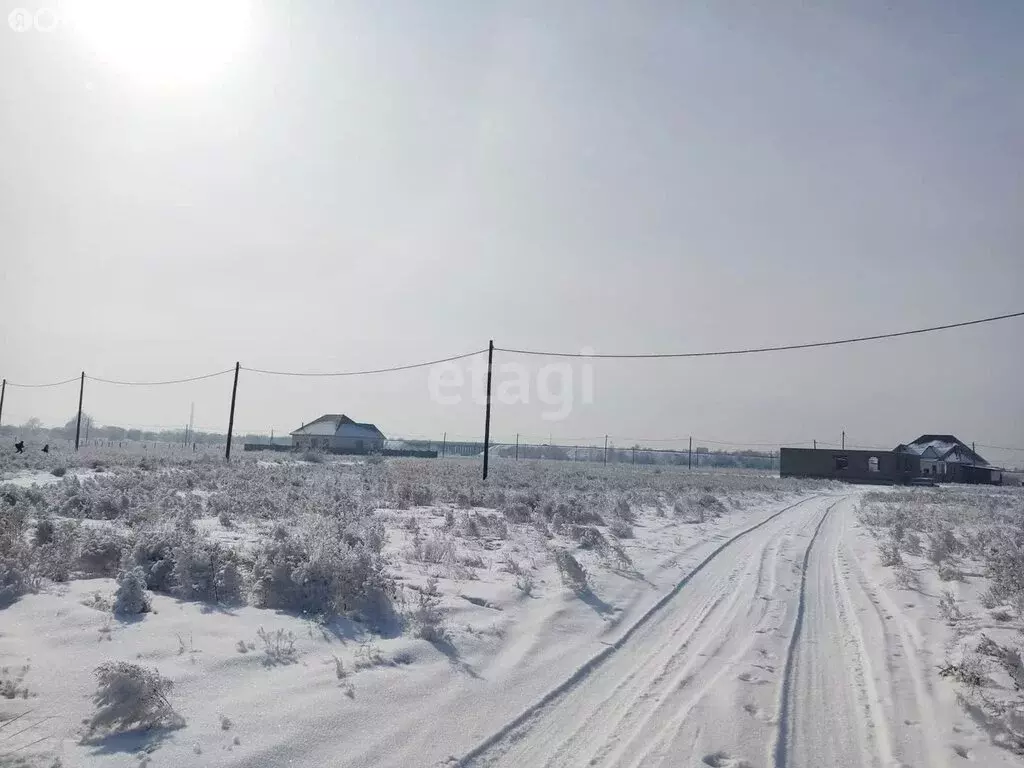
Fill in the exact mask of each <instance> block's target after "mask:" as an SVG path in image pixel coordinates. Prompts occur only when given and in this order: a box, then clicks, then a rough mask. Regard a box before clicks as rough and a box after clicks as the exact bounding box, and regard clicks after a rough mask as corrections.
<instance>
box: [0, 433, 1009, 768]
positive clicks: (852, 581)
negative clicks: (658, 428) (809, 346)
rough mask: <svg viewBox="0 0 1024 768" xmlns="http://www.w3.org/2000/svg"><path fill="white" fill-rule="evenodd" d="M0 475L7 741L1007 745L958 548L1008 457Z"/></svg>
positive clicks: (92, 467) (505, 756)
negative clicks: (952, 467) (945, 471)
mask: <svg viewBox="0 0 1024 768" xmlns="http://www.w3.org/2000/svg"><path fill="white" fill-rule="evenodd" d="M0 473H2V475H0V477H2V481H3V482H4V484H3V485H2V486H0V606H2V607H0V670H2V671H0V766H4V767H5V768H6V767H7V766H22V765H24V766H43V767H44V768H45V767H47V766H52V765H61V766H107V765H123V766H142V765H147V766H152V768H157V766H161V765H167V766H172V765H173V766H183V765H185V766H206V765H209V766H254V767H255V766H260V767H263V766H268V767H269V768H276V767H277V766H306V765H309V766H327V765H329V766H395V767H396V768H397V767H398V766H445V765H449V766H454V765H465V766H470V765H474V766H486V765H501V766H505V765H508V766H513V765H514V766H576V765H579V766H620V765H621V766H640V765H663V766H691V765H692V766H698V767H702V766H718V767H719V768H722V767H732V768H740V767H741V766H748V768H749V767H752V766H769V765H774V766H793V767H800V766H806V767H807V768H810V767H811V766H826V765H827V766H849V767H850V768H853V766H864V765H878V766H884V767H885V768H889V767H890V766H913V767H914V768H923V767H924V766H944V765H959V764H961V763H963V761H964V760H973V761H977V762H978V763H979V764H982V765H1017V764H1020V758H1018V757H1017V756H1016V755H1015V751H1017V750H1019V748H1020V741H1019V739H1018V738H1017V735H1016V734H1018V733H1020V731H1021V729H1020V727H1019V722H1020V721H1019V711H1018V709H1017V707H1018V705H1019V700H1018V699H1019V694H1017V692H1016V690H1015V688H1014V682H1015V681H1016V680H1017V678H1015V677H1014V675H1015V674H1017V672H1015V671H1014V670H1015V669H1019V658H1020V657H1019V655H1016V656H1015V655H1014V654H1016V653H1017V648H1018V644H1017V638H1019V637H1020V628H1021V626H1022V625H1021V623H1020V621H1019V616H1020V606H1021V603H1022V602H1024V592H1022V589H1024V583H1022V584H1021V585H1018V583H1017V582H1015V581H1013V577H1012V574H1013V573H1016V572H1018V571H1015V570H1014V566H1013V565H1012V563H1011V564H1010V565H1007V566H1006V567H1003V565H1000V564H1005V563H1006V562H1007V558H1009V559H1010V560H1012V557H1013V554H1012V553H1013V552H1016V551H1017V550H1016V549H1015V548H1013V549H1010V548H1003V549H1001V550H1000V553H1001V554H998V555H997V554H995V553H989V552H988V550H987V549H986V548H985V542H986V541H987V540H988V538H987V537H990V535H996V534H998V536H1000V537H1001V538H999V541H1004V540H1009V541H1012V542H1015V544H1014V546H1015V545H1016V543H1019V541H1017V540H1018V539H1020V538H1021V537H1022V536H1024V527H1022V525H1021V523H1020V516H1021V514H1022V508H1024V496H1022V495H1021V492H1020V489H1015V490H1014V491H1012V492H1010V491H1007V490H1000V489H986V490H985V491H984V492H983V491H974V490H969V491H963V490H953V489H948V488H943V489H938V490H936V491H933V490H930V489H914V490H913V491H910V492H905V491H903V492H901V491H892V490H885V491H881V492H879V491H875V492H871V491H868V490H865V489H859V488H850V487H845V486H838V485H835V484H821V483H812V482H808V481H794V480H781V479H779V478H778V477H770V476H766V475H761V474H756V473H744V472H732V473H714V472H708V473H704V472H692V473H691V472H688V471H687V470H685V469H674V468H664V469H660V470H659V469H652V468H639V467H637V468H634V467H616V466H609V467H603V466H601V465H593V464H582V463H580V464H572V463H560V462H528V461H521V462H514V461H497V462H496V463H495V464H494V465H493V467H492V476H491V478H490V479H489V480H488V482H487V483H483V482H482V481H481V480H480V478H479V463H478V462H476V461H465V462H463V461H457V460H451V461H437V460H433V461H432V460H388V461H368V462H365V463H355V462H351V461H347V462H340V461H331V460H328V461H325V462H316V461H314V462H306V461H295V460H294V459H292V458H290V457H287V458H286V457H282V456H272V457H268V456H263V457H260V458H259V459H256V458H253V457H251V456H242V457H240V459H239V460H238V461H236V462H234V463H233V464H232V465H231V466H225V465H224V463H223V462H222V461H219V460H217V459H215V458H213V457H202V456H200V457H193V456H184V457H178V458H173V457H160V458H154V457H147V456H138V455H133V456H129V455H124V454H117V453H116V452H104V451H94V452H88V451H83V452H82V453H81V454H80V455H79V456H77V457H75V459H74V461H73V462H71V463H68V460H67V457H66V456H65V457H60V456H56V457H55V456H50V457H43V456H36V457H30V458H25V457H17V458H15V457H12V456H10V455H7V456H4V457H2V458H0ZM10 481H13V482H10ZM996 529H998V530H996ZM1014 535H1015V536H1016V537H1017V538H1016V539H1014V538H1012V537H1013V536H1014ZM933 536H934V537H939V538H937V539H936V540H937V541H940V542H945V544H944V545H943V546H945V547H946V548H945V550H943V552H944V554H943V555H942V557H940V558H939V557H937V555H934V556H933V552H932V538H931V537H933ZM1007 537H1010V538H1009V539H1007ZM915 540H916V542H917V544H916V547H915ZM954 542H955V543H954ZM894 552H895V553H896V554H894ZM897 555H898V557H897ZM936 559H938V562H936ZM953 572H955V573H953ZM1019 572H1020V573H1024V568H1021V569H1020V570H1019ZM1000 574H1002V575H1000ZM1020 578H1021V579H1022V581H1024V576H1022V577H1020ZM940 579H946V580H945V581H941V580H940ZM961 580H962V581H961ZM943 590H950V595H952V597H949V596H947V595H946V594H945V593H944V591H943ZM950 601H952V602H950ZM985 606H991V607H985ZM1015 664H1016V665H1017V666H1016V667H1015V666H1014V665H1015ZM979 670H980V671H979ZM974 672H978V675H977V676H974V674H973V673H974Z"/></svg>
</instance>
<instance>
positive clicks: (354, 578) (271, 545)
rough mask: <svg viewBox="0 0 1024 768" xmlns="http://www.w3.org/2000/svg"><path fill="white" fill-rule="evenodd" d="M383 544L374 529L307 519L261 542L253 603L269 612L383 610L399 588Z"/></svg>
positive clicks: (325, 519)
mask: <svg viewBox="0 0 1024 768" xmlns="http://www.w3.org/2000/svg"><path fill="white" fill-rule="evenodd" d="M346 534H348V535H346ZM383 543H384V542H383V537H382V535H381V533H380V532H379V531H377V530H376V528H375V526H364V527H363V528H361V529H359V531H353V530H346V529H344V528H343V527H342V525H341V523H340V522H339V521H337V520H330V519H327V518H322V517H314V518H309V519H305V520H304V521H303V522H302V523H301V524H300V525H299V526H297V527H295V528H291V529H284V530H283V531H282V535H281V536H280V537H275V538H272V539H269V540H264V541H263V542H261V543H260V546H259V548H258V549H257V551H256V555H255V562H254V564H253V573H252V581H253V597H254V600H255V602H256V604H257V605H259V606H262V607H265V608H279V609H283V610H291V611H299V612H303V613H311V614H334V613H348V612H351V611H365V610H371V611H372V610H377V609H380V608H382V607H383V605H382V604H381V603H382V602H384V601H387V600H389V599H390V598H391V597H392V596H393V595H394V590H395V586H394V581H393V580H392V579H391V578H390V577H389V576H388V575H387V573H386V572H385V570H384V565H385V564H384V560H383V558H382V557H381V552H380V550H381V548H382V547H383Z"/></svg>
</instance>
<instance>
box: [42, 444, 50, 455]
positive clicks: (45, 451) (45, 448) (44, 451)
mask: <svg viewBox="0 0 1024 768" xmlns="http://www.w3.org/2000/svg"><path fill="white" fill-rule="evenodd" d="M49 452H50V444H49V443H47V444H46V445H44V446H43V453H49Z"/></svg>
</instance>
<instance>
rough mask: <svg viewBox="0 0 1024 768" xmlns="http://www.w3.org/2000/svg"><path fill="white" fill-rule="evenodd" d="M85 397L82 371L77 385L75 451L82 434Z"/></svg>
mask: <svg viewBox="0 0 1024 768" xmlns="http://www.w3.org/2000/svg"><path fill="white" fill-rule="evenodd" d="M83 395H85V371H82V380H81V383H80V384H79V385H78V421H77V422H75V450H76V451H77V450H78V438H79V435H81V433H82V396H83Z"/></svg>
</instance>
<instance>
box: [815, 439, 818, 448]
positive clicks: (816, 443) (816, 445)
mask: <svg viewBox="0 0 1024 768" xmlns="http://www.w3.org/2000/svg"><path fill="white" fill-rule="evenodd" d="M814 450H818V441H817V440H815V441H814Z"/></svg>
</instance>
